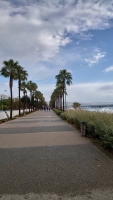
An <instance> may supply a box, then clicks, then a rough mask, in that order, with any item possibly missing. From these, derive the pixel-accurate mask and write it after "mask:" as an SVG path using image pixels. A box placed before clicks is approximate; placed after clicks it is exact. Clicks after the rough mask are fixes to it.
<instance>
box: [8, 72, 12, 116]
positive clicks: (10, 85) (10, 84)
mask: <svg viewBox="0 0 113 200" xmlns="http://www.w3.org/2000/svg"><path fill="white" fill-rule="evenodd" d="M12 86H13V77H12V75H11V76H10V83H9V87H10V94H11V101H10V119H12V102H13V95H12Z"/></svg>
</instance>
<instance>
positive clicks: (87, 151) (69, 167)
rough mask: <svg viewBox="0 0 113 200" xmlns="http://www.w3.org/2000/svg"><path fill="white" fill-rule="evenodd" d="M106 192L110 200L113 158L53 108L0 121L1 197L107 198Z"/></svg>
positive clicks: (111, 194) (112, 194)
mask: <svg viewBox="0 0 113 200" xmlns="http://www.w3.org/2000/svg"><path fill="white" fill-rule="evenodd" d="M53 118H54V119H55V121H52V120H53ZM38 120H39V121H38ZM44 120H45V121H44ZM38 122H40V124H39V123H38ZM58 122H59V124H60V125H58ZM23 123H24V124H23ZM28 123H29V124H28ZM27 125H29V127H27ZM13 126H14V127H13ZM15 126H19V127H15ZM30 126H31V127H30ZM97 191H98V192H97ZM102 191H104V192H102ZM108 191H109V192H108ZM108 193H109V198H108V200H110V199H112V198H111V197H112V196H113V162H112V161H111V160H110V159H109V158H108V157H106V156H105V155H104V154H103V153H101V152H100V151H99V150H98V149H97V148H96V147H94V146H93V145H92V144H91V142H90V140H89V139H88V138H86V137H82V136H81V133H80V132H79V131H77V130H76V129H74V128H73V127H72V126H70V125H69V124H68V123H66V122H65V121H63V120H61V119H60V118H59V117H58V116H56V114H55V113H54V112H53V111H50V112H45V111H37V112H34V113H32V114H30V115H27V116H25V117H22V118H19V119H16V120H14V121H11V122H8V123H4V124H1V125H0V194H1V197H0V199H1V200H2V199H8V198H9V199H12V198H13V197H14V199H16V198H17V199H21V198H22V199H24V197H25V199H38V196H37V198H35V197H36V195H42V196H40V198H39V199H73V200H74V199H81V195H83V197H84V198H83V199H95V197H96V199H99V198H100V197H101V198H103V199H106V197H108ZM91 194H93V196H91ZM97 194H98V196H97ZM101 194H102V195H101ZM4 195H6V196H4ZM15 195H19V196H15ZM21 195H24V196H23V197H22V196H21ZM26 195H27V196H26ZM44 195H45V196H46V197H47V198H45V197H44ZM49 195H50V196H49ZM51 195H52V196H51ZM84 195H85V196H84ZM88 195H89V196H88ZM106 195H107V196H106ZM33 196H34V197H33ZM48 196H49V197H50V198H49V197H48ZM86 197H87V198H86ZM93 197H94V198H93Z"/></svg>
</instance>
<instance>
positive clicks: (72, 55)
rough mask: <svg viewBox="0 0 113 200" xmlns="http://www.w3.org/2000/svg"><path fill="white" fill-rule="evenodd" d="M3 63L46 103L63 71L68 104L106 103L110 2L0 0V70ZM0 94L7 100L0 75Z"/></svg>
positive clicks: (112, 58)
mask: <svg viewBox="0 0 113 200" xmlns="http://www.w3.org/2000/svg"><path fill="white" fill-rule="evenodd" d="M9 59H13V60H14V61H18V62H19V64H20V65H21V66H22V67H23V68H24V69H25V70H26V71H27V72H28V74H29V77H28V81H29V80H32V81H33V82H35V83H36V84H37V85H38V90H39V91H41V92H42V93H43V96H44V97H45V100H46V101H49V100H50V96H51V94H52V92H53V90H54V89H55V85H56V79H55V76H56V75H57V74H59V71H60V70H63V69H66V70H67V71H68V72H70V73H71V74H72V78H73V80H72V85H70V86H68V87H67V93H68V95H67V101H68V102H81V103H87V102H112V101H113V0H55V1H54V0H0V69H1V68H2V67H3V61H4V60H9ZM5 90H6V91H5ZM0 94H6V95H10V90H9V78H4V77H3V76H0ZM22 95H23V94H22V93H21V96H22ZM13 97H18V83H17V81H14V83H13Z"/></svg>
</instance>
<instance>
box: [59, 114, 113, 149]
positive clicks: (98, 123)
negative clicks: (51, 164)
mask: <svg viewBox="0 0 113 200" xmlns="http://www.w3.org/2000/svg"><path fill="white" fill-rule="evenodd" d="M60 116H61V118H62V119H65V120H67V121H68V122H71V123H74V124H75V125H76V127H77V128H78V129H80V127H81V122H83V121H84V122H87V134H88V135H89V136H92V137H95V138H98V139H100V140H101V141H102V143H103V145H104V147H105V148H107V149H110V150H113V114H111V113H105V112H103V113H100V112H91V111H85V110H68V111H66V112H64V113H61V115H60Z"/></svg>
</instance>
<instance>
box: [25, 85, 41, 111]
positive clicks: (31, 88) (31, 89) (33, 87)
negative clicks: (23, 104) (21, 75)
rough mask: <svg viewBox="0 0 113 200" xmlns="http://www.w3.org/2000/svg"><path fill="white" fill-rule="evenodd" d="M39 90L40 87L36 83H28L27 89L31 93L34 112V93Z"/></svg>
mask: <svg viewBox="0 0 113 200" xmlns="http://www.w3.org/2000/svg"><path fill="white" fill-rule="evenodd" d="M37 88H38V86H37V84H36V83H34V82H32V81H28V82H27V89H28V90H29V91H30V100H31V103H32V104H33V110H34V92H35V90H36V89H37Z"/></svg>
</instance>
